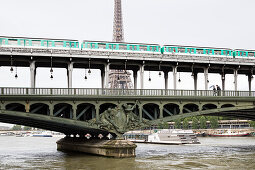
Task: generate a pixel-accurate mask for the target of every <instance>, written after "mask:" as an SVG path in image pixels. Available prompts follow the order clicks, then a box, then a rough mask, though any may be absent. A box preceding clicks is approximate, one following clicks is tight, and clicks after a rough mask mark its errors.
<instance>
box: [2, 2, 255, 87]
mask: <svg viewBox="0 0 255 170" xmlns="http://www.w3.org/2000/svg"><path fill="white" fill-rule="evenodd" d="M0 5H1V15H0V35H2V36H5V35H6V36H19V37H21V36H24V37H42V38H64V39H78V40H80V41H81V40H105V41H111V40H112V29H113V8H114V0H72V1H70V0H54V1H53V0H44V1H39V0H22V1H21V0H8V1H5V0H0ZM122 5H123V6H122V9H123V20H124V34H125V35H124V37H125V41H127V42H142V43H159V44H161V45H164V44H176V45H190V46H209V47H226V48H233V49H240V48H242V49H255V48H254V46H255V43H254V40H255V34H254V30H255V23H254V16H255V10H254V7H255V1H254V0H122ZM9 69H10V68H8V67H0V77H1V81H0V86H5V87H11V86H15V87H17V86H20V87H29V85H30V83H29V81H30V77H29V75H30V73H29V68H18V76H19V77H18V79H15V78H14V74H11V73H10V71H9ZM190 75H191V74H190V73H187V74H182V73H181V74H180V77H181V80H182V81H181V83H179V84H178V88H182V89H193V83H191V82H192V81H193V79H192V77H191V76H190ZM151 76H152V82H148V72H146V75H145V88H164V80H163V76H162V77H159V76H158V72H152V73H151ZM49 77H50V74H49V68H39V69H38V71H37V77H36V81H37V82H36V86H37V87H67V78H66V70H65V69H54V79H53V80H52V81H50V79H49ZM83 77H84V70H81V69H75V70H74V75H73V87H100V84H101V83H100V81H101V80H100V71H99V70H92V74H91V75H90V76H89V79H88V80H87V81H85V80H84V78H83ZM92 77H93V78H92ZM198 78H199V81H198V88H199V89H204V79H203V75H202V74H199V77H198ZM209 81H210V83H209V85H212V84H221V83H220V75H217V74H210V75H209ZM238 81H239V82H242V83H239V84H238V89H239V90H248V82H247V77H246V76H239V77H238ZM158 82H161V83H158ZM138 84H139V82H138ZM190 84H192V85H190ZM169 88H173V85H172V74H171V73H169ZM226 89H227V90H233V89H234V84H233V75H227V76H226ZM252 89H253V90H255V86H254V81H253V83H252Z"/></svg>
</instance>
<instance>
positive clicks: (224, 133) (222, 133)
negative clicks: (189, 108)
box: [208, 129, 249, 137]
mask: <svg viewBox="0 0 255 170" xmlns="http://www.w3.org/2000/svg"><path fill="white" fill-rule="evenodd" d="M208 135H209V136H212V137H241V136H247V135H249V133H247V132H240V131H238V130H231V129H224V130H216V131H214V132H213V133H209V134H208Z"/></svg>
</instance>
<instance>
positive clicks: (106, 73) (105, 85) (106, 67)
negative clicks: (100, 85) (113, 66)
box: [104, 63, 110, 88]
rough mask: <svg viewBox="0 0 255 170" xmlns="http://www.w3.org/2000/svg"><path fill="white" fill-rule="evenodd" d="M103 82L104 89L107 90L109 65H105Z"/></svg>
mask: <svg viewBox="0 0 255 170" xmlns="http://www.w3.org/2000/svg"><path fill="white" fill-rule="evenodd" d="M104 69H105V80H104V83H105V84H104V87H105V88H108V84H109V73H110V63H107V64H106V65H105V68H104Z"/></svg>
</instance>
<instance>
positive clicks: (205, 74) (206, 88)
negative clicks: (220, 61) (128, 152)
mask: <svg viewBox="0 0 255 170" xmlns="http://www.w3.org/2000/svg"><path fill="white" fill-rule="evenodd" d="M208 70H209V67H206V68H205V69H204V76H205V90H208Z"/></svg>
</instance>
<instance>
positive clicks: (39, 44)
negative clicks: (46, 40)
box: [31, 40, 41, 46]
mask: <svg viewBox="0 0 255 170" xmlns="http://www.w3.org/2000/svg"><path fill="white" fill-rule="evenodd" d="M31 43H32V46H41V42H40V40H31Z"/></svg>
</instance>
